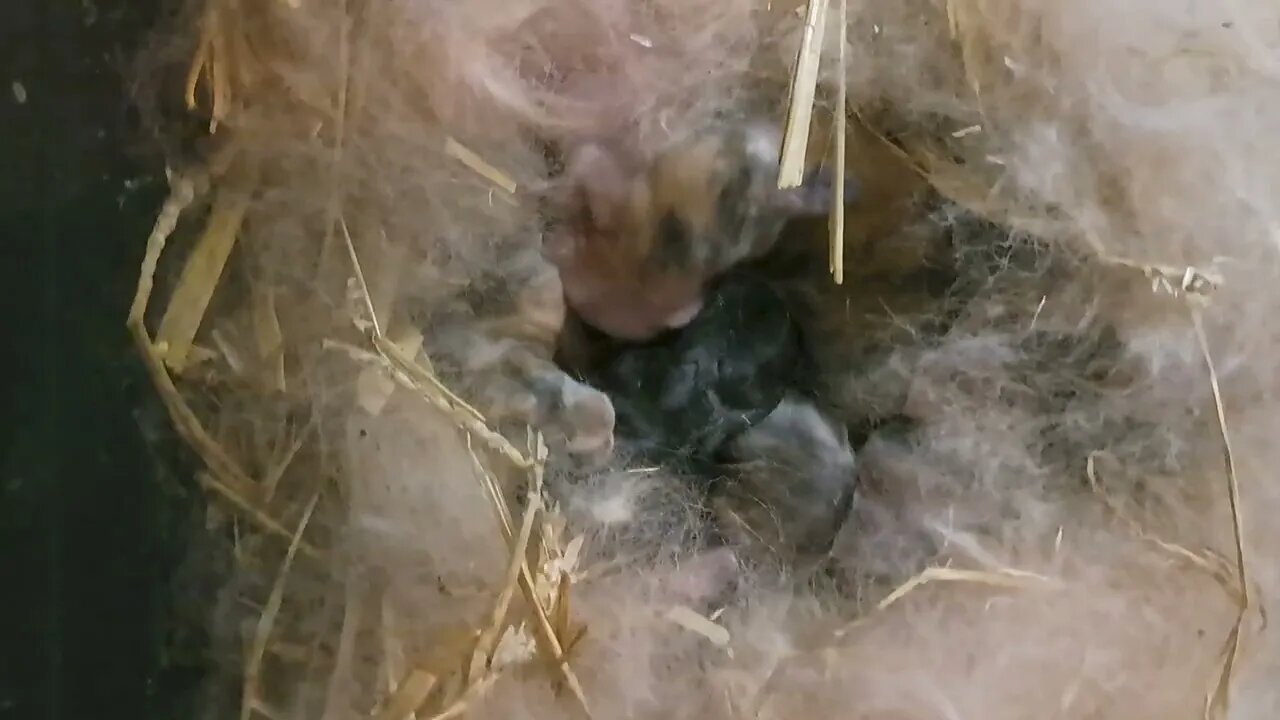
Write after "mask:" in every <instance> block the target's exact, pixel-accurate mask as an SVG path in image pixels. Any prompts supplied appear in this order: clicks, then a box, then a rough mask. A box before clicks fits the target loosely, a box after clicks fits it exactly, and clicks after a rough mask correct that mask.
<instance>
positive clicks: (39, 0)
mask: <svg viewBox="0 0 1280 720" xmlns="http://www.w3.org/2000/svg"><path fill="white" fill-rule="evenodd" d="M161 5H162V2H161V1H160V0H130V1H127V2H126V1H123V0H115V1H112V0H7V1H6V2H5V3H4V4H3V8H2V9H0V168H2V169H0V248H2V250H0V252H3V257H2V258H0V268H2V269H3V278H2V279H0V289H2V291H3V293H4V294H5V297H6V300H5V301H4V304H3V312H2V313H0V315H2V316H3V323H4V326H5V330H6V332H5V333H4V338H5V340H6V344H5V347H4V353H3V360H2V363H3V364H2V365H0V379H2V381H3V383H4V388H3V390H0V393H2V395H0V397H3V404H2V407H3V424H2V425H0V443H2V444H0V452H2V453H3V454H2V455H0V460H2V461H3V466H2V468H0V648H2V649H0V717H4V718H8V717H14V718H59V719H61V718H84V717H95V718H102V717H106V718H116V717H119V718H134V719H137V718H170V717H172V718H191V717H193V716H195V715H197V714H198V713H196V712H195V704H196V695H197V693H196V690H197V687H198V685H199V683H200V680H201V678H202V677H203V675H204V673H205V671H206V667H205V665H206V660H205V659H204V653H202V648H203V647H204V641H203V638H202V637H201V631H200V628H201V627H202V624H201V617H200V610H199V603H191V602H179V601H178V600H182V599H183V598H185V599H186V600H190V599H191V596H192V595H195V596H197V597H198V596H200V593H202V592H203V591H202V590H200V589H199V588H198V583H195V582H188V581H186V580H183V578H184V576H189V575H195V576H199V575H201V574H202V573H201V571H200V560H199V558H197V559H196V560H194V561H193V560H192V558H191V554H190V549H191V547H192V541H193V539H195V538H198V537H199V528H200V522H201V520H200V518H201V516H202V515H201V513H202V508H201V507H200V505H201V497H200V495H199V493H198V492H196V491H195V490H194V489H193V488H192V484H191V480H190V468H189V462H190V459H189V458H187V457H186V456H185V455H184V454H183V451H182V449H181V448H180V446H178V444H177V443H176V442H175V440H174V438H173V437H172V435H171V431H170V430H169V427H168V425H167V420H166V418H165V415H164V413H163V411H162V409H161V408H159V407H158V404H157V401H156V399H155V397H154V396H153V393H152V390H151V385H150V382H149V380H148V379H147V377H146V375H145V373H144V371H143V369H142V367H141V365H140V363H139V361H138V359H137V356H136V354H135V351H134V348H133V346H132V345H131V343H130V340H129V338H128V335H127V333H126V331H125V328H124V320H125V315H126V313H127V309H128V306H129V303H130V301H131V299H132V294H133V287H134V283H135V282H136V278H137V272H138V266H139V263H140V261H141V258H142V253H143V246H144V243H145V239H146V236H147V233H148V232H149V230H150V227H151V224H152V222H153V220H154V217H155V212H156V210H157V208H158V207H159V204H160V202H161V201H162V199H163V197H164V194H165V192H166V189H167V188H166V185H165V182H164V170H163V164H162V162H161V159H160V157H159V156H158V154H157V153H155V152H147V150H146V148H147V142H146V135H145V133H142V132H141V131H140V129H139V127H138V121H137V119H136V114H135V113H134V112H133V111H132V109H131V103H130V99H129V95H128V93H127V87H128V85H127V83H128V70H129V62H130V60H131V57H132V56H133V55H134V53H136V51H137V50H138V48H139V47H140V43H141V42H142V41H143V40H144V38H145V37H146V35H147V33H149V32H150V31H151V30H152V29H153V28H154V27H155V25H156V23H157V21H158V19H159V17H160V15H159V13H160V11H161ZM14 83H21V85H22V87H23V88H24V89H25V93H26V99H25V102H19V100H18V98H17V97H16V95H18V94H19V93H15V92H14V90H13V87H14V85H13V84H14ZM193 563H194V564H193ZM193 568H194V571H193ZM179 610H181V612H179ZM192 613H194V614H192Z"/></svg>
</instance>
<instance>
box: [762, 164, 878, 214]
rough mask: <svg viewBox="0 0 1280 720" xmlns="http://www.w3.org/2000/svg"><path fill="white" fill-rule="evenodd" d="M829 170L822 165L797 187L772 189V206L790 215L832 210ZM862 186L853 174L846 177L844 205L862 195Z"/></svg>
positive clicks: (832, 197) (832, 195)
mask: <svg viewBox="0 0 1280 720" xmlns="http://www.w3.org/2000/svg"><path fill="white" fill-rule="evenodd" d="M832 184H833V183H832V179H831V172H830V171H828V170H827V169H825V168H822V169H819V170H815V171H814V172H811V173H809V176H808V177H806V178H805V180H804V183H803V184H802V185H801V186H800V187H795V188H787V189H785V190H782V189H775V190H773V191H772V193H771V196H770V198H769V204H770V206H771V207H773V208H774V209H776V210H778V211H780V212H782V213H783V214H785V215H787V216H790V217H814V216H820V215H826V214H827V213H829V212H831V207H832V204H833V201H834V200H835V198H834V188H832ZM861 194H862V193H861V186H860V185H859V184H858V181H857V180H856V179H855V178H852V177H848V176H846V177H845V181H844V198H843V201H844V203H845V204H846V205H849V204H851V203H854V202H856V201H857V200H858V198H859V197H860V196H861Z"/></svg>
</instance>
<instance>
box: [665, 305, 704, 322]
mask: <svg viewBox="0 0 1280 720" xmlns="http://www.w3.org/2000/svg"><path fill="white" fill-rule="evenodd" d="M701 311H702V299H701V298H699V299H697V300H695V301H693V302H692V303H690V304H688V305H685V306H684V307H682V308H680V309H679V310H677V311H675V312H674V313H672V314H670V315H668V316H667V322H666V327H667V328H668V329H670V330H677V329H679V328H682V327H684V326H685V325H688V324H689V323H690V322H693V319H694V318H695V317H697V316H698V313H699V312H701Z"/></svg>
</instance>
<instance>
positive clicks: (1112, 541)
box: [128, 0, 1280, 720]
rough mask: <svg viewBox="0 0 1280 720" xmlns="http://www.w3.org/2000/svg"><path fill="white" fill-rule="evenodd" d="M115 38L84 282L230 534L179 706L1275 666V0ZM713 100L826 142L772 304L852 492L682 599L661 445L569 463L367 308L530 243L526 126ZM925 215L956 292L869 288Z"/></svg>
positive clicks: (936, 0)
mask: <svg viewBox="0 0 1280 720" xmlns="http://www.w3.org/2000/svg"><path fill="white" fill-rule="evenodd" d="M157 38H158V39H157V41H156V43H155V44H154V45H153V46H152V47H150V48H148V49H147V51H146V52H145V53H144V57H143V59H142V63H141V65H140V67H141V68H142V69H143V70H145V72H144V73H143V74H142V75H140V78H141V80H140V82H139V85H138V87H139V88H141V89H142V92H140V93H139V100H140V104H141V107H142V108H143V109H144V110H145V111H147V112H148V113H149V116H150V117H151V119H152V120H153V121H154V127H156V128H157V130H158V134H157V138H158V140H159V141H160V142H162V143H165V144H166V147H168V148H170V150H171V152H172V158H173V170H172V172H171V176H170V181H171V195H170V197H169V199H168V201H167V202H166V203H165V205H164V207H163V208H162V210H161V212H160V215H159V218H158V220H157V223H156V227H155V230H154V232H153V233H152V236H151V238H150V240H149V243H148V248H147V254H146V259H145V262H144V265H143V268H142V271H141V277H140V282H139V287H138V293H137V297H136V301H135V303H134V305H133V308H132V310H131V312H130V316H129V318H128V324H129V327H130V329H131V330H132V332H133V333H134V336H135V337H136V339H137V342H138V347H139V349H140V350H141V352H142V355H143V357H144V358H146V360H147V363H148V365H149V367H150V369H151V371H152V374H153V377H154V379H155V383H156V385H157V387H158V388H159V389H160V391H161V393H162V395H163V398H164V400H165V402H166V405H167V407H168V409H169V411H170V413H171V415H172V419H173V422H174V424H175V425H176V427H177V428H178V429H179V431H180V432H181V433H182V435H183V437H184V438H185V439H186V440H187V441H188V442H189V443H190V444H191V446H192V447H193V448H194V449H195V450H196V451H197V452H198V453H199V455H200V458H201V459H202V461H203V470H202V471H201V472H200V474H199V480H200V482H201V484H202V485H203V486H204V487H205V488H207V489H208V491H209V492H210V493H211V495H212V496H213V497H214V498H215V499H216V500H217V503H216V507H217V508H219V510H218V512H217V514H216V517H214V518H213V521H214V524H213V527H214V531H213V534H214V536H216V537H219V538H225V539H230V540H231V541H232V543H233V551H234V556H235V558H236V559H237V561H238V565H237V568H236V571H235V573H234V574H233V577H232V579H231V581H230V582H229V583H228V584H227V586H226V587H225V589H224V591H223V596H222V600H221V605H222V607H223V609H224V611H223V612H220V613H219V614H218V616H217V617H218V621H217V623H216V624H215V626H214V628H213V630H214V632H215V634H216V635H217V636H219V637H220V638H222V639H223V641H225V645H226V646H227V647H230V648H232V651H231V652H230V653H229V654H228V657H227V662H226V664H225V668H226V671H227V672H228V673H231V674H233V675H235V676H236V677H237V678H238V686H239V687H240V692H239V693H237V695H238V697H237V698H236V699H235V700H236V702H237V703H238V707H229V706H225V705H222V704H219V703H218V702H216V701H211V703H212V704H211V706H210V712H211V714H213V715H215V716H221V715H222V714H232V715H234V714H235V713H237V712H238V713H239V716H240V717H241V718H246V719H247V718H251V717H255V716H262V717H267V718H286V717H321V716H323V717H335V718H337V717H356V716H361V717H365V716H373V717H378V718H386V719H387V720H392V719H397V720H399V719H404V718H419V719H425V718H433V719H438V718H448V717H459V716H464V715H465V716H470V717H503V718H515V717H529V718H541V717H565V716H568V715H574V714H577V715H585V716H589V717H595V718H649V717H653V718H677V717H702V718H782V717H805V716H811V717H837V716H838V717H860V718H862V717H865V718H895V719H897V718H936V717H946V718H970V717H981V718H993V719H994V718H1026V717H1044V716H1054V717H1065V718H1123V719H1125V720H1136V719H1138V718H1153V719H1154V718H1161V719H1168V718H1184V717H1185V718H1191V717H1199V716H1202V715H1203V716H1206V717H1233V718H1255V717H1256V718H1270V717H1275V716H1276V713H1277V711H1280V690H1277V688H1276V686H1275V683H1274V677H1275V673H1276V671H1277V670H1280V648H1277V645H1276V643H1275V642H1274V641H1273V640H1271V639H1270V637H1271V636H1272V634H1271V633H1268V632H1267V631H1266V629H1265V620H1264V618H1265V610H1266V609H1267V608H1268V607H1269V606H1270V604H1271V602H1272V600H1271V598H1272V597H1274V596H1275V595H1276V591H1277V589H1280V576H1278V575H1277V574H1276V571H1275V569H1274V568H1276V567H1280V563H1277V554H1278V553H1280V535H1277V532H1278V531H1277V530H1276V529H1275V527H1274V525H1273V524H1271V523H1268V522H1267V521H1266V518H1267V517H1269V516H1270V515H1272V514H1273V513H1272V512H1271V510H1273V509H1280V492H1278V491H1277V490H1276V489H1275V486H1272V485H1270V484H1268V483H1267V481H1266V480H1265V478H1266V477H1267V472H1269V471H1267V470H1265V468H1267V467H1272V466H1277V465H1276V464H1277V463H1280V447H1278V446H1277V443H1275V442H1274V440H1273V436H1274V434H1275V430H1276V424H1275V422H1276V421H1275V419H1274V417H1275V415H1274V413H1273V407H1274V406H1273V403H1274V402H1275V401H1276V397H1277V396H1276V391H1277V390H1278V389H1280V376H1278V375H1277V374H1276V372H1275V371H1274V369H1273V364H1274V359H1275V357H1276V356H1277V353H1280V333H1278V332H1277V328H1278V326H1277V324H1276V322H1277V321H1276V320H1273V319H1272V318H1273V317H1275V314H1274V313H1273V312H1272V311H1273V309H1274V305H1275V301H1276V300H1277V298H1280V289H1277V286H1276V283H1275V281H1274V278H1275V277H1277V275H1276V271H1277V262H1276V240H1277V237H1278V235H1280V231H1278V230H1277V227H1280V226H1278V225H1277V223H1278V222H1280V220H1277V218H1278V217H1280V199H1278V198H1277V196H1276V191H1275V188H1277V187H1280V141H1277V140H1276V138H1277V137H1280V94H1278V93H1276V91H1275V88H1276V87H1277V84H1276V81H1277V80H1278V79H1280V64H1278V63H1277V60H1276V58H1277V57H1280V53H1278V52H1277V51H1278V50H1280V10H1277V9H1276V8H1275V7H1273V6H1271V5H1268V4H1266V3H1253V4H1241V3H1220V2H1207V0H1206V1H1204V2H1201V1H1200V0H1195V1H1193V2H1188V3H1175V4H1171V3H1163V2H1158V1H1157V0H1126V1H1123V2H1122V1H1121V0H1074V1H1071V2H1067V1H1065V0H1063V1H1058V0H1041V1H1040V2H1032V1H1030V0H1018V1H1017V2H1005V3H991V2H987V1H986V0H950V1H949V2H943V1H942V0H909V1H906V2H903V1H894V2H888V1H881V0H861V1H858V2H854V1H852V0H841V1H840V2H828V1H827V0H810V2H809V3H808V4H807V5H804V4H800V3H797V2H773V3H766V2H763V0H647V1H646V2H640V3H635V2H626V1H624V0H468V1H466V2H435V1H433V0H396V1H393V2H365V1H364V0H198V1H197V2H194V3H192V4H191V5H190V7H188V8H186V10H185V11H184V12H182V13H180V14H179V15H177V16H176V17H175V18H173V20H172V22H171V23H170V24H169V25H168V26H166V27H165V28H162V29H161V31H160V32H159V33H158V34H157ZM759 107H764V108H768V109H770V111H773V112H774V114H775V116H776V119H777V122H778V123H779V125H780V126H781V127H784V128H785V129H786V142H785V145H784V149H783V156H782V158H781V163H780V176H779V182H780V183H783V184H785V183H795V182H798V178H799V176H800V174H801V173H802V172H803V170H804V168H805V167H808V166H812V165H814V164H816V163H826V164H828V165H829V166H832V167H835V168H836V169H837V170H838V171H847V172H848V173H849V174H851V175H852V176H855V177H857V178H858V179H859V180H860V182H861V183H862V184H863V185H864V187H866V188H867V196H866V198H865V202H863V203H862V204H860V205H858V206H857V207H852V208H850V209H849V210H848V212H847V213H846V212H845V211H844V210H843V209H841V210H839V211H837V212H836V216H835V217H833V218H832V219H831V221H830V224H829V226H828V227H822V228H815V229H814V232H815V233H817V234H822V233H827V236H829V237H831V238H834V240H833V241H832V242H831V255H832V259H831V263H830V270H831V273H830V275H829V276H823V277H815V278H814V280H813V295H814V297H815V298H817V301H816V304H815V306H814V307H815V308H817V309H815V311H814V317H813V318H811V320H812V322H814V323H816V324H817V325H819V326H821V327H824V328H828V329H829V332H828V333H827V334H826V336H827V337H829V338H830V343H829V347H826V348H825V352H824V353H822V357H820V364H821V366H822V371H823V377H824V379H825V381H826V382H827V384H828V387H829V389H830V391H831V395H832V397H833V398H835V400H836V402H837V403H838V404H839V405H840V406H841V407H842V408H845V409H846V410H848V412H849V413H850V414H855V413H857V414H860V415H861V416H863V417H864V418H865V419H867V423H868V425H867V427H868V430H867V433H866V437H865V438H863V442H862V444H861V445H860V446H859V455H860V463H861V468H862V469H861V473H862V482H863V491H862V495H863V497H862V498H861V499H860V502H859V505H858V508H857V510H856V513H855V517H854V519H853V522H851V523H850V525H849V530H848V532H846V533H845V534H844V535H842V536H841V538H840V539H839V541H838V543H837V546H836V548H835V550H834V551H833V556H834V560H835V563H836V566H837V567H838V568H839V569H840V577H841V578H842V579H841V581H840V582H838V583H834V584H832V585H831V586H829V587H828V586H825V585H821V584H809V585H804V586H800V587H797V586H796V585H795V584H794V583H789V582H785V580H784V581H779V580H778V579H777V578H776V577H765V576H763V575H762V576H759V577H757V576H755V575H744V576H743V577H740V578H738V581H739V582H738V584H739V591H738V592H737V593H736V595H735V596H734V598H733V599H732V600H731V601H729V602H728V604H727V605H725V606H723V607H719V608H717V609H715V610H714V611H713V612H704V611H703V609H700V608H698V607H697V603H696V602H695V600H694V599H693V598H697V597H699V592H700V584H702V583H705V582H706V578H707V577H708V576H709V575H715V574H717V573H724V572H730V573H735V572H737V573H742V572H744V571H741V570H738V569H737V568H727V569H726V568H718V567H714V562H715V560H714V558H711V559H708V557H709V556H707V555H704V554H700V553H699V550H700V543H701V537H702V528H701V527H700V525H699V523H700V521H699V519H698V514H697V513H696V511H695V510H696V508H695V507H694V506H695V505H696V503H697V499H696V498H695V497H694V495H693V494H692V492H691V491H690V490H689V489H688V487H687V486H685V485H683V484H682V483H680V482H679V479H678V478H676V477H674V476H673V475H672V474H670V473H667V472H665V471H664V469H663V468H645V467H635V466H633V465H630V464H628V463H627V462H626V461H625V457H620V458H619V459H618V460H617V461H616V462H615V463H614V465H613V466H611V467H610V468H609V469H607V470H604V471H600V472H597V473H594V474H592V475H591V476H590V477H587V478H576V479H574V481H573V482H570V480H569V479H568V476H567V475H565V474H564V473H562V472H561V471H560V470H558V469H557V465H556V463H555V461H554V460H555V459H554V457H551V456H550V455H549V452H548V450H547V443H546V442H544V438H543V436H542V434H541V433H540V432H539V431H540V428H538V427H528V428H525V427H520V428H515V429H513V428H510V427H499V426H498V424H497V423H496V422H491V421H490V419H489V418H488V416H487V415H488V414H487V413H486V412H485V411H484V409H483V408H481V409H477V407H473V404H477V401H476V399H475V398H476V397H478V396H482V395H484V390H485V389H484V387H481V386H483V385H484V384H485V383H487V382H489V380H483V381H482V380H481V379H478V378H477V377H476V376H474V375H468V374H467V373H466V372H460V371H459V370H458V368H451V367H449V364H450V363H449V362H448V361H447V359H448V358H451V357H453V356H454V355H456V351H457V348H451V347H449V346H448V342H449V340H448V338H449V337H451V336H449V335H447V334H446V335H441V336H434V335H432V334H431V333H429V332H428V333H426V334H424V332H425V331H424V326H423V325H422V324H421V323H419V322H416V320H415V318H416V317H417V316H416V315H413V314H412V313H410V312H408V310H407V309H406V308H409V307H414V308H418V309H419V310H421V309H425V312H427V313H429V314H431V315H433V316H439V317H447V318H452V319H453V320H455V321H456V322H458V323H461V325H462V326H463V327H473V328H481V329H493V328H494V327H499V326H501V324H502V322H503V321H504V320H503V318H502V317H501V316H489V315H486V311H485V307H487V306H493V305H497V306H502V305H503V303H504V302H506V303H507V304H508V305H509V304H510V298H511V297H517V298H518V297H519V296H520V293H522V292H526V291H529V289H530V288H532V287H534V285H536V283H535V282H534V280H535V279H536V278H537V267H538V265H537V262H536V260H535V259H534V258H535V256H536V250H537V242H538V237H539V231H540V229H541V226H542V218H541V217H540V215H539V209H538V207H537V204H536V203H534V202H533V201H532V200H531V194H530V193H531V192H533V191H535V190H536V189H537V188H539V187H541V186H543V185H544V184H545V183H546V181H547V179H548V173H549V170H548V168H547V163H546V161H545V157H544V152H543V149H544V144H545V143H546V142H548V141H561V142H562V141H565V140H567V139H572V138H574V137H580V136H585V135H589V134H614V135H617V134H620V133H624V134H627V136H628V137H631V138H632V139H633V141H634V142H635V143H636V144H637V145H638V146H640V147H651V146H653V145H655V144H657V143H659V142H661V141H662V140H663V139H666V138H670V137H672V136H675V135H678V134H679V133H680V132H682V131H683V130H684V129H687V128H693V127H698V126H700V125H702V124H705V123H706V122H709V121H711V119H712V118H715V117H719V116H722V115H726V114H728V115H730V116H732V115H733V114H735V113H739V112H742V111H744V108H759ZM844 174H845V173H844V172H837V175H839V176H843V175H844ZM828 228H830V229H828ZM974 228H978V229H977V230H974ZM939 233H942V234H945V235H946V236H947V237H948V238H949V242H950V243H951V246H952V247H953V248H955V249H956V250H955V254H954V256H955V263H956V267H957V268H958V277H959V278H960V280H959V281H958V282H959V283H960V285H962V286H963V287H965V288H966V290H965V292H966V293H967V296H966V297H967V300H966V302H965V303H964V304H963V305H957V304H955V303H950V302H944V301H936V302H935V300H936V299H935V300H928V301H925V300H921V299H920V296H918V295H916V294H913V291H912V289H911V286H910V281H909V280H908V278H909V277H912V276H911V270H912V269H914V268H916V267H917V266H918V265H919V264H920V262H921V257H923V255H924V254H925V251H924V250H920V249H919V248H922V247H924V246H927V245H928V242H927V241H926V240H923V239H922V238H928V237H934V236H936V235H937V234H939ZM966 233H968V235H966ZM815 236H816V235H815ZM171 238H172V242H170V239H171ZM166 243H168V244H169V245H171V246H173V247H171V248H168V249H167V248H166ZM153 283H154V284H155V285H156V286H157V288H158V291H157V292H156V293H153ZM476 296H481V297H487V298H490V299H492V298H499V300H495V301H493V302H490V303H488V305H486V303H484V302H480V303H476V302H472V300H474V298H475V297H476ZM504 297H505V298H507V300H506V301H503V300H501V298H504ZM464 300H465V302H464ZM943 315H945V316H946V318H945V319H946V322H945V326H941V325H939V324H938V321H939V319H940V318H941V317H942V316H943ZM931 323H932V324H931ZM938 327H941V329H934V328H938ZM488 350H491V351H492V352H493V353H496V354H499V355H500V354H502V353H504V352H510V347H509V346H508V345H504V344H502V343H497V344H495V345H494V347H492V348H488ZM495 382H496V381H495ZM488 392H491V393H492V392H494V391H493V390H492V388H491V387H490V388H489V390H488ZM903 412H905V413H907V414H909V415H911V416H912V417H913V418H915V419H916V423H915V424H914V425H913V426H912V427H911V428H909V429H906V430H902V431H900V432H890V431H888V430H886V428H888V427H889V426H890V425H892V423H889V422H887V421H886V418H890V417H891V416H893V415H894V414H895V413H903ZM700 563H701V564H700Z"/></svg>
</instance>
